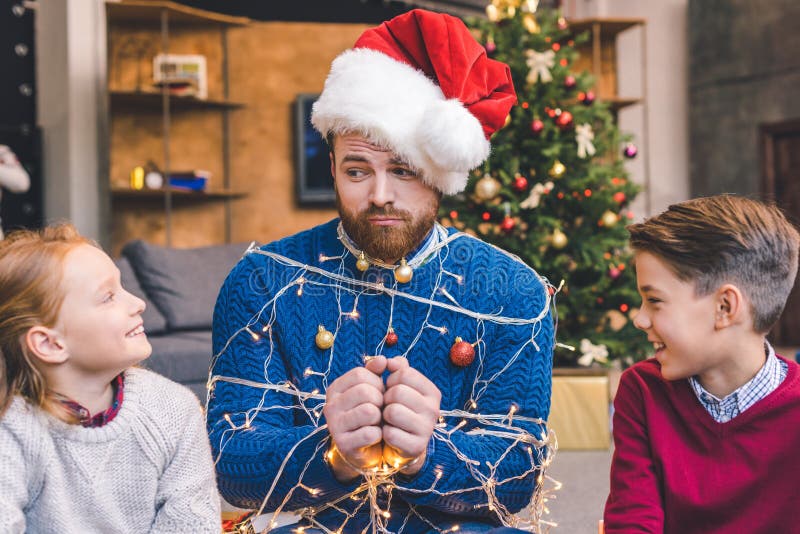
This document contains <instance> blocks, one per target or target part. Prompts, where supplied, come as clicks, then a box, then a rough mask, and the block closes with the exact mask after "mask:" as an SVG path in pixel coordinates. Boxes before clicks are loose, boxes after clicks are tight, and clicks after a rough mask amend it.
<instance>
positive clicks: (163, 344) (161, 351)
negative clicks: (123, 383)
mask: <svg viewBox="0 0 800 534" xmlns="http://www.w3.org/2000/svg"><path fill="white" fill-rule="evenodd" d="M148 339H149V340H150V344H151V345H152V346H153V353H152V354H151V355H150V357H149V358H148V359H146V360H144V361H143V362H142V366H143V367H146V368H148V369H151V370H153V371H155V372H156V373H158V374H160V375H164V376H166V377H167V378H169V379H170V380H174V381H175V382H180V383H182V384H186V383H191V382H202V383H204V384H205V382H206V381H207V380H208V368H209V364H210V363H211V351H212V350H213V349H212V347H211V331H210V330H198V331H186V332H174V333H170V334H168V335H165V336H150V337H148Z"/></svg>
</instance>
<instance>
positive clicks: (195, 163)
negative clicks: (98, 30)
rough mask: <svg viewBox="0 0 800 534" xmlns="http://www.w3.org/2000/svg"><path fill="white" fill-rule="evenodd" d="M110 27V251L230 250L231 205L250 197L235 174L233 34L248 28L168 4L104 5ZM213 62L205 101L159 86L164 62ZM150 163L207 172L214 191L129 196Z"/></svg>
mask: <svg viewBox="0 0 800 534" xmlns="http://www.w3.org/2000/svg"><path fill="white" fill-rule="evenodd" d="M106 16H107V28H108V47H107V49H108V107H109V113H108V116H109V136H110V141H109V158H108V176H109V179H108V180H109V188H108V191H109V197H110V201H109V203H110V207H111V208H110V219H111V226H112V237H111V245H112V251H118V250H119V249H120V248H121V247H122V245H124V243H125V242H127V241H130V240H132V239H145V240H148V241H152V242H155V243H162V244H164V245H166V246H178V247H183V246H198V245H208V244H214V243H222V242H230V238H231V218H232V217H231V207H232V205H231V203H232V202H235V201H236V200H237V199H240V198H243V197H245V196H246V195H247V193H246V192H244V191H238V190H236V188H235V187H233V184H234V180H233V177H232V176H231V175H230V167H231V165H230V158H231V154H232V151H233V150H232V147H231V146H230V118H229V114H230V113H233V112H236V111H237V110H240V109H243V108H244V107H245V104H243V103H241V102H236V101H233V100H231V99H230V96H229V93H230V91H229V90H230V87H229V75H228V30H229V29H231V28H237V27H242V26H245V25H247V24H249V22H250V20H249V19H247V18H245V17H232V16H228V15H222V14H219V13H214V12H210V11H205V10H201V9H195V8H191V7H187V6H184V5H181V4H178V3H175V2H170V1H161V0H122V1H112V0H107V1H106ZM161 53H164V54H168V53H171V54H200V55H203V56H204V57H205V58H206V63H207V77H208V80H207V82H208V98H202V99H201V98H197V97H195V96H176V95H174V94H170V93H169V90H168V89H167V88H158V87H155V86H154V85H153V81H152V80H153V77H152V69H153V67H152V65H153V58H154V57H155V56H156V55H157V54H161ZM148 162H153V163H154V164H155V165H156V166H157V167H158V168H159V169H160V170H161V172H163V174H164V175H165V176H166V175H169V173H170V170H174V169H196V168H202V169H207V170H209V171H210V172H211V176H212V178H211V180H210V183H209V188H208V189H207V190H206V191H202V192H196V191H187V190H184V189H179V188H174V187H166V188H163V189H141V190H134V189H131V188H130V184H129V182H128V180H127V178H125V177H127V176H129V175H130V171H131V170H132V169H133V168H134V167H136V166H141V165H145V164H146V163H148Z"/></svg>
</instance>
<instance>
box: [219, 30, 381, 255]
mask: <svg viewBox="0 0 800 534" xmlns="http://www.w3.org/2000/svg"><path fill="white" fill-rule="evenodd" d="M366 27H367V26H365V25H360V24H318V23H287V22H257V23H253V24H252V25H250V26H248V27H246V28H241V29H236V30H232V31H231V33H230V36H229V39H230V44H229V47H230V50H231V51H232V53H231V58H230V77H231V99H232V100H235V101H241V102H247V103H248V106H247V108H246V109H244V110H241V111H236V112H234V113H233V114H232V117H231V146H232V159H231V162H232V165H231V187H232V188H233V189H237V190H246V191H248V193H249V196H248V197H247V198H245V199H242V200H238V201H236V202H235V203H234V205H233V206H234V207H233V223H232V239H233V241H249V240H257V241H259V242H262V243H264V242H268V241H271V240H273V239H276V238H279V237H283V236H286V235H290V234H292V233H295V232H298V231H300V230H303V229H306V228H309V227H311V226H314V225H316V224H319V223H322V222H325V221H327V220H329V219H331V218H333V217H335V216H336V213H335V211H334V210H332V209H301V208H298V207H297V205H296V202H295V198H294V190H295V189H294V154H293V142H294V128H293V126H294V124H293V116H292V104H293V102H294V99H295V95H297V94H298V93H318V92H320V91H321V90H322V86H323V83H324V81H325V76H327V74H328V70H329V68H330V64H331V61H332V60H333V59H334V58H335V57H336V56H337V55H338V54H339V53H340V52H342V51H343V50H345V49H347V48H349V47H351V46H352V44H353V43H354V42H355V40H356V38H357V37H358V36H359V35H360V34H361V32H363V31H364V29H365V28H366Z"/></svg>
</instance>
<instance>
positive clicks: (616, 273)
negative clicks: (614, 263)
mask: <svg viewBox="0 0 800 534" xmlns="http://www.w3.org/2000/svg"><path fill="white" fill-rule="evenodd" d="M621 273H622V271H620V270H619V269H617V268H616V267H612V268H610V269H609V270H608V276H610V277H611V279H612V280H616V279H617V278H619V275H620V274H621Z"/></svg>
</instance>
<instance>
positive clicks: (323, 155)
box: [295, 94, 336, 206]
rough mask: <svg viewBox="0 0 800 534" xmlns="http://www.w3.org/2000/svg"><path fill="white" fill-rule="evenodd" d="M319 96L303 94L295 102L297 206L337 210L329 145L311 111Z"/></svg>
mask: <svg viewBox="0 0 800 534" xmlns="http://www.w3.org/2000/svg"><path fill="white" fill-rule="evenodd" d="M317 98H319V94H299V95H297V100H296V101H295V128H296V132H295V155H296V159H297V161H296V164H295V172H296V174H297V175H296V183H297V202H298V203H299V204H300V205H309V204H312V205H317V206H319V205H329V206H333V205H334V201H335V199H336V193H335V192H334V189H333V177H332V176H331V163H330V159H329V157H328V144H327V143H326V142H325V140H324V139H323V138H322V136H321V135H320V134H319V132H317V131H316V130H315V129H314V127H313V126H312V125H311V107H312V106H313V105H314V102H315V101H316V100H317Z"/></svg>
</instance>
